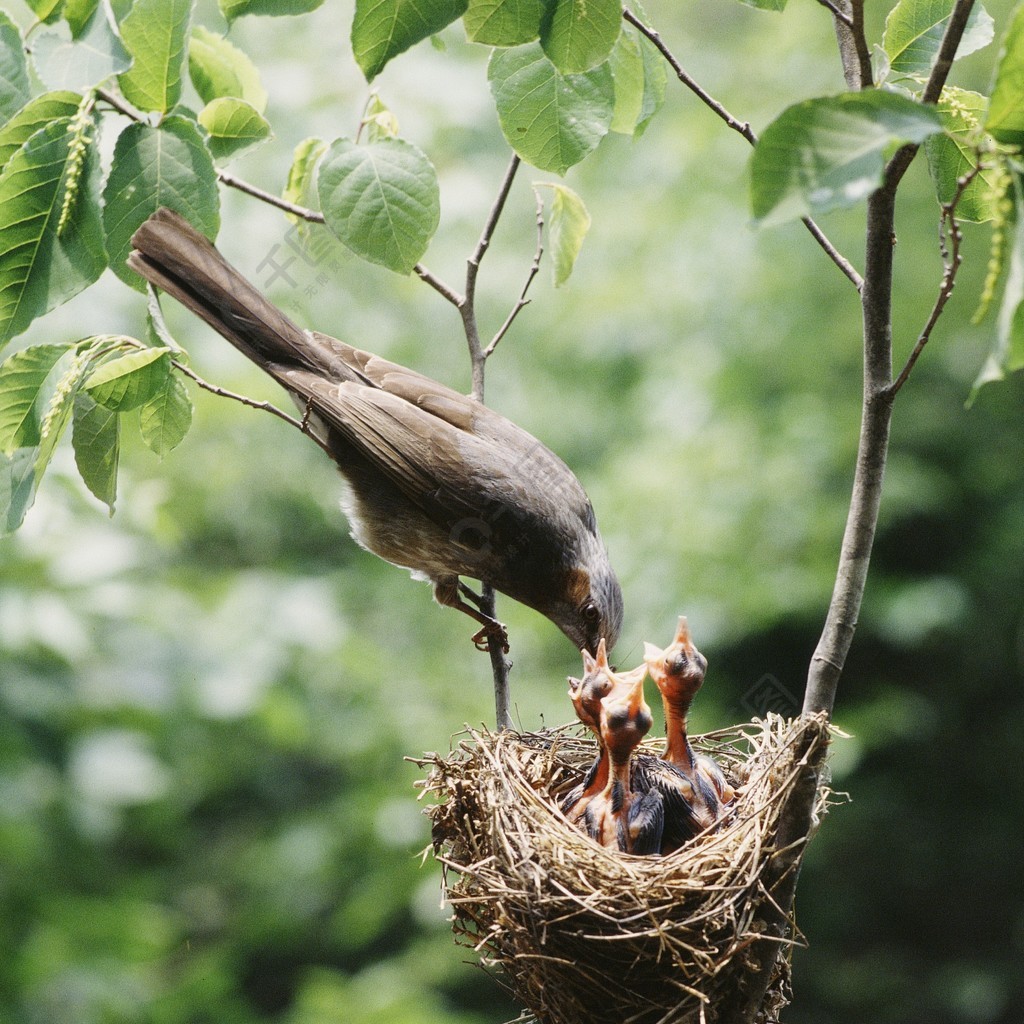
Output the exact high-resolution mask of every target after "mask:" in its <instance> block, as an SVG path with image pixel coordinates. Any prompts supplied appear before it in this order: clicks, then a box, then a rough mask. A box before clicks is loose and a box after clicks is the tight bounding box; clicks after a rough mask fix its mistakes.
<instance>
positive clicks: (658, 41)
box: [622, 7, 757, 146]
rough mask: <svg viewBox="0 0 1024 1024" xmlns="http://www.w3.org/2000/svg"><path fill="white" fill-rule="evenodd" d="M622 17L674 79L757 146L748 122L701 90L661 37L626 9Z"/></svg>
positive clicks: (623, 10)
mask: <svg viewBox="0 0 1024 1024" xmlns="http://www.w3.org/2000/svg"><path fill="white" fill-rule="evenodd" d="M622 17H623V19H624V20H625V21H627V22H629V24H630V25H632V26H633V27H634V28H635V29H637V31H639V32H640V34H641V35H644V36H646V37H647V38H648V39H649V40H650V41H651V42H652V43H653V44H654V46H655V48H656V49H657V51H658V52H659V53H660V54H661V55H662V57H664V58H665V60H666V61H667V63H668V65H669V67H670V68H672V70H673V71H674V72H675V74H676V78H678V79H679V81H680V82H682V83H683V85H685V86H686V88H687V89H689V90H690V92H692V93H693V94H694V96H696V97H697V99H699V100H700V101H701V103H703V104H704V105H705V106H706V107H708V108H710V109H711V110H713V111H714V112H715V114H717V115H718V117H720V118H721V119H722V120H723V121H724V122H725V123H726V124H727V125H728V126H729V127H730V128H731V129H732V130H733V131H734V132H738V133H739V134H740V135H742V136H743V138H745V139H746V140H747V142H749V143H750V144H751V145H752V146H753V145H756V144H757V136H756V135H755V134H754V130H753V128H751V127H750V124H749V122H747V121H741V120H740V119H739V118H737V117H733V116H732V114H730V113H729V111H728V110H726V109H725V107H724V106H722V104H721V103H719V102H718V100H716V99H715V98H714V96H712V95H711V93H709V92H708V91H707V90H705V89H703V88H701V86H700V85H699V84H698V83H697V81H696V79H694V78H692V77H691V76H690V75H689V74H687V72H686V71H685V70H684V69H683V66H682V64H680V63H679V61H678V60H677V59H676V56H675V54H674V53H673V52H672V51H671V50H670V49H669V48H668V46H667V45H666V43H665V41H664V40H663V39H662V38H661V35H660V34H659V33H658V32H657V31H655V30H654V29H653V28H651V27H650V25H646V24H644V22H642V21H641V20H640V19H639V18H638V17H637V16H636V15H635V14H634V13H633V12H632V11H631V10H630V9H629V8H628V7H624V8H623V9H622Z"/></svg>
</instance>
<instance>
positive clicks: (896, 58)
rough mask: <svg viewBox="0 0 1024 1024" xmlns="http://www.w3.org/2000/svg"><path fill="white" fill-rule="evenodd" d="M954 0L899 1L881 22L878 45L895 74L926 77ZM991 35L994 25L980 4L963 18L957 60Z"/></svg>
mask: <svg viewBox="0 0 1024 1024" xmlns="http://www.w3.org/2000/svg"><path fill="white" fill-rule="evenodd" d="M955 3H956V0H899V3H898V4H896V6H895V7H894V8H893V9H892V10H891V11H890V12H889V15H888V17H887V18H886V19H885V34H884V35H883V36H882V45H883V46H884V47H885V52H886V54H887V55H888V57H889V66H890V67H891V69H892V70H893V71H894V72H895V73H896V74H898V75H911V76H926V75H929V74H930V73H931V70H932V65H933V64H934V63H935V58H936V57H937V56H938V53H939V47H940V46H941V45H942V37H943V35H944V34H945V32H946V25H947V24H948V23H949V18H950V15H951V14H952V13H953V7H954V5H955ZM994 36H995V22H994V21H993V20H992V16H991V15H990V14H989V13H988V11H986V10H985V8H984V7H982V6H981V4H975V6H974V9H973V10H972V11H971V14H970V17H969V18H968V19H967V26H966V28H965V29H964V34H963V37H962V38H961V40H960V45H959V46H958V47H957V51H956V55H957V57H966V56H967V54H969V53H974V51H975V50H980V49H981V48H982V47H983V46H988V44H989V43H991V42H992V39H993V38H994Z"/></svg>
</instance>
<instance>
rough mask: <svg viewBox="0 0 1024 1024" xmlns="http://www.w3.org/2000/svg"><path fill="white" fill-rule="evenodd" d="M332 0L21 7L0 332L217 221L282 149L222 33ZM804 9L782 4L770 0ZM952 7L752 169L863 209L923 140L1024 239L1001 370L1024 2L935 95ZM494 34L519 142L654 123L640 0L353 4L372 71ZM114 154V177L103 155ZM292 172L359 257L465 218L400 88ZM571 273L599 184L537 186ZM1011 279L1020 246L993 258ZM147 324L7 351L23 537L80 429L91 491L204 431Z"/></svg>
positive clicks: (545, 168)
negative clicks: (127, 435)
mask: <svg viewBox="0 0 1024 1024" xmlns="http://www.w3.org/2000/svg"><path fill="white" fill-rule="evenodd" d="M321 2H322V0H273V2H269V0H219V11H220V14H221V16H222V18H223V21H222V22H220V23H212V22H211V23H201V22H200V20H199V18H198V15H197V8H196V5H195V3H194V0H119V2H117V3H113V4H109V5H108V4H106V3H95V2H90V0H74V2H72V0H65V2H59V0H35V2H33V3H31V4H30V6H31V8H32V10H33V12H34V13H35V15H36V16H37V18H38V19H39V22H38V23H37V24H36V25H34V26H30V28H29V30H27V31H26V30H23V29H22V28H21V27H20V26H19V23H18V21H17V19H16V18H15V16H14V14H13V13H11V12H7V11H3V10H0V347H3V346H6V345H7V344H8V343H9V342H10V341H11V340H12V339H14V338H15V337H17V336H18V335H19V334H21V333H22V332H23V331H24V330H25V329H26V328H27V327H28V326H29V325H30V324H32V323H33V322H34V321H35V320H37V319H38V318H39V317H42V316H44V315H46V314H47V313H48V312H49V311H50V310H52V309H54V308H55V307H56V306H58V305H60V304H61V303H63V302H66V301H67V300H68V299H70V298H71V297H72V296H74V295H76V294H78V293H79V292H81V291H82V290H84V289H86V288H88V287H89V286H90V285H91V284H92V283H93V282H94V281H95V280H96V279H97V278H98V277H99V276H100V274H101V273H102V272H103V270H104V269H105V268H107V267H109V268H110V269H111V270H112V271H113V272H114V274H116V275H117V276H118V277H120V278H121V280H122V281H124V283H125V284H127V285H129V286H130V287H133V288H136V289H139V290H140V291H141V290H142V283H141V282H140V281H139V280H138V279H137V278H136V276H135V275H134V274H133V273H132V272H131V271H130V270H129V269H128V268H127V266H126V262H125V261H126V258H127V256H128V253H129V250H130V239H131V236H132V234H133V233H134V231H135V230H136V229H137V228H138V227H139V225H140V224H141V223H142V222H143V220H145V219H146V217H148V216H149V215H150V214H151V213H152V212H153V211H155V210H156V209H158V208H159V207H161V206H168V207H171V208H172V209H175V210H177V211H178V212H179V213H181V214H183V215H184V216H186V217H187V218H188V219H190V220H191V221H192V222H193V223H194V224H196V225H197V226H198V227H199V228H200V229H201V230H202V231H204V232H205V233H206V234H207V235H208V236H209V237H210V238H215V237H216V234H217V231H218V229H219V225H220V192H219V190H220V187H221V185H224V184H237V181H236V179H234V178H233V177H232V176H230V175H229V174H228V172H227V171H226V170H225V169H224V165H225V164H227V163H229V162H230V161H231V160H233V159H234V158H235V157H236V156H237V155H238V154H239V153H241V152H244V151H245V150H246V149H248V148H249V147H251V146H254V145H257V144H261V143H262V144H267V143H268V140H269V141H270V142H271V144H272V140H273V137H274V135H273V118H272V116H271V115H270V113H269V112H268V111H269V110H271V109H272V107H271V105H270V104H269V101H268V99H269V98H268V95H267V91H266V89H265V87H264V85H263V83H262V81H261V77H260V72H259V69H258V67H257V65H256V63H255V62H254V61H253V59H252V58H251V57H250V56H249V55H247V54H246V53H245V52H244V51H243V50H242V49H241V48H240V47H239V46H238V45H237V43H236V42H235V41H234V40H229V39H228V38H226V35H225V29H226V27H229V26H230V24H231V23H232V22H233V21H235V20H236V19H238V18H243V17H249V16H256V17H268V16H274V17H283V18H287V17H294V16H300V15H302V14H305V13H307V12H309V11H312V10H314V9H316V8H318V7H319V6H320V5H321ZM750 6H754V7H758V8H761V9H762V10H766V11H775V12H781V11H782V10H783V9H784V7H785V2H784V0H751V3H750ZM953 7H954V0H898V2H897V3H896V4H895V5H894V6H893V7H892V9H891V11H890V12H889V15H888V18H887V19H886V23H885V31H884V35H883V37H882V39H881V40H880V41H879V44H878V45H877V46H876V49H875V59H876V69H875V70H876V81H875V86H876V87H875V88H874V89H870V90H866V91H864V92H858V93H844V94H840V95H834V96H822V97H810V98H807V99H803V100H801V101H799V102H796V103H794V104H793V105H792V106H790V107H788V108H787V109H786V110H784V111H783V112H782V113H781V114H780V115H779V116H778V117H777V118H776V119H775V120H774V121H773V122H772V123H771V124H769V125H767V126H766V127H765V128H764V129H763V131H762V132H761V137H760V140H759V141H758V143H757V145H756V147H755V149H754V152H753V156H752V158H751V161H750V168H749V181H750V198H751V208H752V213H753V216H754V219H755V221H756V222H757V223H758V224H760V225H772V224H778V223H782V222H785V221H788V220H792V219H794V218H798V217H809V216H814V217H820V216H822V215H825V214H828V213H829V212H830V211H833V210H837V209H842V208H848V207H851V206H853V205H856V204H858V203H861V202H863V201H864V199H865V198H866V197H867V196H868V195H870V194H871V192H872V191H874V190H875V189H876V188H877V187H878V186H879V185H880V184H881V183H882V181H883V180H884V176H885V174H886V167H887V162H888V160H889V159H890V158H891V156H892V154H893V153H894V152H895V151H896V150H897V149H898V148H899V147H902V146H915V147H916V146H923V147H924V150H925V153H926V156H927V160H928V166H929V169H930V171H931V175H932V178H933V180H934V185H935V191H936V197H937V200H938V202H939V203H941V204H947V205H950V204H951V205H952V206H955V215H956V217H957V218H958V219H959V220H966V221H975V222H985V221H989V222H992V223H993V224H994V225H995V230H996V236H997V238H998V239H1000V240H1002V239H1009V242H1008V244H1005V245H1003V246H1002V249H1003V250H1005V251H1006V252H1008V254H1009V264H1010V265H1009V272H1008V274H1007V275H1006V281H1005V284H1004V286H1003V293H1002V297H1001V300H1000V312H999V315H998V318H997V326H996V343H995V346H994V349H993V353H992V356H991V357H990V359H989V361H988V363H987V364H986V366H985V368H984V370H983V373H982V375H981V377H980V378H979V384H980V383H983V382H985V381H988V380H992V379H997V378H999V377H1001V376H1002V375H1003V374H1004V373H1005V372H1007V371H1010V370H1015V369H1018V368H1021V367H1024V270H1022V265H1024V256H1022V252H1024V232H1022V230H1021V228H1020V226H1019V225H1020V218H1019V217H1018V216H1017V214H1018V210H1019V209H1020V195H1021V187H1020V181H1019V176H1020V163H1019V161H1018V160H1017V156H1018V154H1019V153H1020V151H1021V149H1022V148H1024V116H1022V114H1021V111H1022V110H1024V13H1022V11H1024V8H1022V9H1018V10H1017V11H1016V12H1015V13H1014V14H1013V16H1012V17H1011V19H1010V22H1009V25H1008V28H1007V29H1006V31H1005V33H1004V36H1003V39H1002V41H1001V50H1000V54H999V56H998V59H997V60H996V63H995V73H994V78H993V82H994V84H993V88H992V93H991V96H985V95H983V94H981V93H977V92H970V91H967V90H965V89H961V88H958V87H956V86H949V87H947V88H946V90H945V91H944V92H943V94H942V96H941V98H940V100H939V102H938V104H936V105H932V104H927V103H924V102H923V101H922V94H923V91H924V87H925V83H926V81H927V79H928V77H929V75H930V74H931V71H932V68H933V65H934V64H935V61H936V59H937V56H938V53H939V48H940V46H941V43H942V39H943V35H944V33H945V31H946V27H947V25H948V24H949V21H950V17H951V14H952V11H953ZM457 22H461V25H460V27H459V29H458V30H457V31H458V32H460V33H461V34H462V35H464V37H465V39H466V40H467V41H468V42H469V43H470V44H475V45H481V46H487V47H493V51H492V53H491V55H490V59H489V62H488V65H487V76H486V77H487V81H486V83H484V82H481V83H480V89H481V90H484V89H489V91H490V95H491V97H492V100H493V103H494V107H495V113H496V117H497V123H498V125H499V126H500V129H501V132H502V134H503V135H504V138H505V140H506V142H507V143H508V145H509V146H510V147H511V149H512V150H513V151H514V152H515V153H516V154H517V155H518V157H519V158H521V159H522V160H523V161H525V162H526V163H528V164H531V165H533V166H534V167H535V168H537V169H538V170H539V171H542V172H547V173H552V174H557V175H565V174H567V173H568V172H569V171H570V170H571V169H572V168H573V167H575V166H576V165H577V164H579V163H580V162H581V161H582V160H584V159H585V158H586V157H588V156H589V155H590V154H591V153H593V152H595V151H596V150H598V149H599V147H600V145H601V143H602V140H603V139H604V138H605V137H606V136H608V135H609V134H620V135H626V136H629V137H632V138H633V139H639V138H640V137H641V135H642V134H643V132H644V131H645V130H646V128H647V126H648V125H649V124H650V122H651V119H652V118H654V117H655V116H656V115H657V113H658V111H659V109H660V107H661V106H662V103H663V102H664V99H665V94H666V89H667V86H668V82H669V80H670V78H671V74H672V71H673V70H677V69H672V68H670V67H669V66H668V65H667V64H666V61H665V60H664V59H663V54H662V53H661V52H659V49H658V45H657V44H658V37H657V36H656V35H655V34H654V33H653V31H645V30H644V28H645V26H646V25H647V15H646V13H645V12H644V10H643V8H642V7H641V6H640V5H632V6H631V10H630V12H628V14H627V16H626V17H624V16H623V10H622V6H621V4H620V3H619V2H618V0H586V2H585V3H584V2H582V0H356V4H355V10H354V15H353V19H352V24H351V26H350V38H351V44H352V56H353V60H354V61H355V62H356V64H357V65H358V66H359V68H360V69H361V70H362V72H363V74H364V76H365V78H366V81H367V83H374V84H375V86H376V84H377V83H378V80H381V79H382V76H385V75H386V73H387V69H388V68H389V66H390V64H391V62H392V61H393V60H395V59H396V58H398V57H399V56H400V55H401V54H402V53H404V52H405V51H406V50H408V49H409V48H410V47H412V46H416V45H417V44H420V43H421V42H423V41H424V40H427V39H428V38H432V37H436V36H437V35H438V34H439V33H444V32H447V33H448V34H449V37H450V38H453V39H454V38H455V34H454V33H455V31H456V30H454V29H452V28H450V27H451V26H454V25H455V23H457ZM995 36H996V25H995V22H994V20H993V18H992V17H991V16H990V15H989V13H988V12H987V11H986V10H985V9H984V8H983V7H982V6H981V5H980V4H977V5H975V7H974V9H973V11H972V13H971V16H970V18H969V20H968V24H967V29H966V32H965V33H964V36H963V39H962V42H961V44H960V47H959V50H958V53H957V56H958V57H961V56H964V55H966V54H968V53H972V52H975V51H977V50H979V49H982V48H984V47H985V46H987V45H989V44H990V43H991V42H992V41H993V40H994V38H995ZM104 145H106V146H109V150H108V151H110V152H112V153H113V161H112V163H111V165H110V166H109V168H108V169H106V170H104V166H103V164H101V161H100V160H99V157H98V154H99V153H100V151H101V147H102V146H104ZM289 164H290V166H287V167H284V168H283V169H282V174H281V185H280V189H281V197H282V199H281V203H282V208H283V209H285V210H286V211H288V212H290V215H291V216H292V217H293V218H295V219H297V220H300V221H307V222H312V223H307V224H306V226H305V229H306V230H308V231H310V232H320V233H323V232H328V233H330V235H332V236H333V237H334V238H335V239H336V240H337V241H338V242H340V243H341V244H342V245H344V246H346V247H347V248H348V249H349V250H350V251H351V252H352V253H354V254H355V255H356V256H358V257H360V258H362V259H364V260H368V261H370V262H371V263H375V264H378V265H380V266H381V267H382V268H385V269H387V270H390V271H393V272H395V273H398V274H409V273H412V272H414V271H415V270H417V269H419V268H420V264H421V261H422V260H423V259H424V257H425V255H426V253H427V252H428V250H429V247H430V244H431V240H432V238H433V236H434V233H435V232H436V230H437V228H438V225H439V223H440V220H441V217H442V216H443V210H442V207H441V200H440V196H441V190H440V187H439V182H438V174H437V171H436V170H435V166H434V163H433V161H432V159H431V157H430V155H428V154H427V153H424V152H423V151H422V150H421V149H420V148H418V147H417V146H416V145H414V144H413V143H412V142H411V141H410V140H408V139H404V138H402V137H401V134H400V132H399V129H398V120H397V118H396V117H395V116H394V114H393V113H392V112H391V111H390V110H389V109H388V107H387V106H386V104H385V103H384V101H383V99H382V98H381V96H380V94H379V93H378V92H377V91H376V88H375V89H374V91H373V92H371V93H370V94H369V98H368V99H367V101H366V103H365V106H364V107H363V109H362V110H361V111H358V112H354V113H353V115H352V129H351V131H349V132H348V133H347V134H343V135H340V136H339V137H337V138H334V139H320V138H309V139H306V140H305V141H304V142H303V143H301V144H300V145H299V146H298V147H297V149H296V151H295V153H294V154H293V156H292V158H291V160H290V161H289ZM535 187H536V188H537V190H538V196H539V197H542V198H543V201H544V203H546V205H547V213H546V220H547V231H548V238H547V247H548V249H549V252H550V255H551V263H552V270H553V275H554V279H555V282H556V283H557V284H563V283H564V282H565V281H566V280H567V279H568V278H569V276H570V274H571V273H572V269H573V266H574V264H575V261H576V259H577V257H578V255H579V253H580V251H581V247H582V245H583V241H584V237H585V235H586V233H587V231H588V229H589V227H590V216H589V214H588V212H587V209H586V206H585V204H584V200H583V199H582V198H581V196H580V195H579V194H578V193H577V191H575V190H573V189H572V188H570V187H569V186H568V185H567V184H565V183H561V182H555V183H552V182H545V183H538V184H537V185H536V186H535ZM994 263H995V270H994V272H993V274H992V275H991V276H992V278H993V280H992V281H990V286H989V288H988V292H989V294H990V295H992V294H994V290H995V279H997V278H998V276H999V274H998V271H999V269H1001V262H1000V261H999V260H996V261H994ZM146 316H147V321H146V327H145V329H144V330H140V332H139V334H140V335H141V338H131V337H125V336H120V335H118V336H109V335H103V334H97V335H91V336H88V337H85V338H84V339H81V338H70V339H66V340H64V341H59V342H55V343H48V344H46V345H41V346H34V347H31V348H28V349H22V350H21V351H18V352H15V353H14V354H13V355H11V356H10V357H9V358H8V359H7V361H6V362H5V363H3V364H2V366H0V518H2V520H3V523H4V526H5V527H6V528H7V529H13V528H16V527H17V526H18V525H19V524H20V523H21V522H22V521H23V519H24V516H25V514H26V512H27V511H28V509H29V507H30V506H31V504H32V501H33V500H34V497H35V494H36V491H37V488H38V485H39V481H40V479H41V477H42V475H43V472H44V471H45V469H46V466H47V465H48V463H49V461H50V458H51V456H52V452H53V448H54V445H55V444H56V443H57V441H58V439H59V438H60V436H61V434H62V432H63V431H64V430H65V428H66V427H68V426H69V425H70V426H71V432H72V443H73V446H74V452H75V459H76V463H77V465H78V468H79V470H80V472H81V475H82V478H83V480H84V481H85V484H86V486H87V487H88V488H89V489H90V490H91V491H92V492H93V493H94V494H95V495H96V496H97V497H98V498H99V499H100V500H101V501H103V502H104V503H105V504H107V505H108V506H109V507H111V508H113V505H114V500H115V496H116V481H117V466H118V454H119V446H120V443H121V435H122V427H123V423H122V419H123V417H124V416H125V415H126V414H128V413H132V414H133V419H132V422H133V423H136V424H137V426H138V429H139V430H140V431H141V434H142V437H143V440H144V441H145V443H146V444H147V445H149V447H150V448H152V450H153V451H155V452H156V453H157V454H158V455H160V456H163V455H165V454H167V453H168V452H170V451H171V450H172V449H173V448H174V447H175V446H176V445H177V444H178V443H180V441H181V440H182V438H183V437H184V436H185V433H186V431H187V430H188V427H189V423H190V420H191V404H190V401H189V398H188V394H187V391H186V387H185V384H184V382H183V377H182V374H183V372H184V371H185V369H186V365H187V357H186V355H185V353H184V352H182V351H181V350H180V348H179V347H178V346H177V345H176V343H175V342H174V341H173V339H171V338H170V337H169V335H168V334H167V332H166V329H165V328H164V327H163V325H162V321H160V314H159V306H158V305H157V304H156V302H155V300H154V299H153V298H152V297H151V299H150V302H149V306H148V309H147V314H146Z"/></svg>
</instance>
